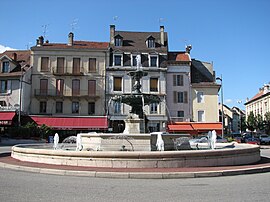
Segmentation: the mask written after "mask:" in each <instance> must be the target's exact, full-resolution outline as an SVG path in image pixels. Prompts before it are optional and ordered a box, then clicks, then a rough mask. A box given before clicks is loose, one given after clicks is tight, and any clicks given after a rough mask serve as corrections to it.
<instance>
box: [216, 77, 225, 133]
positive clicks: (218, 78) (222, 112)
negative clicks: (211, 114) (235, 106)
mask: <svg viewBox="0 0 270 202" xmlns="http://www.w3.org/2000/svg"><path fill="white" fill-rule="evenodd" d="M216 80H219V81H220V82H221V121H222V130H221V132H222V133H221V135H222V138H223V136H224V110H223V84H222V75H221V76H220V77H217V78H216Z"/></svg>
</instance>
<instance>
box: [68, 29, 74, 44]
mask: <svg viewBox="0 0 270 202" xmlns="http://www.w3.org/2000/svg"><path fill="white" fill-rule="evenodd" d="M73 39H74V34H73V33H72V32H69V34H68V46H73V42H74V41H73Z"/></svg>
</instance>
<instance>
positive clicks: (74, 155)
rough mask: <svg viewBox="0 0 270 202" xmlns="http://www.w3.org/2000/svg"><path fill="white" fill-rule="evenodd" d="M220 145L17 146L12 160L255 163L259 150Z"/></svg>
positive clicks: (114, 164) (129, 164) (123, 164)
mask: <svg viewBox="0 0 270 202" xmlns="http://www.w3.org/2000/svg"><path fill="white" fill-rule="evenodd" d="M227 146H230V144H228V143H217V147H219V149H216V150H188V151H186V150H185V151H162V152H160V151H70V150H68V151H66V150H53V149H49V148H47V149H46V148H44V147H48V145H47V146H46V145H44V144H40V145H37V144H35V145H31V144H28V145H25V144H24V145H15V146H13V147H12V154H11V156H12V157H13V158H15V159H18V160H21V161H28V162H36V163H46V164H55V165H70V166H87V167H108V168H178V167H205V166H207V167H208V166H234V165H245V164H252V163H256V162H258V161H259V160H260V158H261V157H260V147H259V146H257V145H249V144H235V147H234V148H226V147H227Z"/></svg>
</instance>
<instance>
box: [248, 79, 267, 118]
mask: <svg viewBox="0 0 270 202" xmlns="http://www.w3.org/2000/svg"><path fill="white" fill-rule="evenodd" d="M245 106H246V118H247V117H248V115H249V114H250V112H253V114H254V115H255V116H256V115H261V116H262V117H264V115H265V113H267V112H270V84H265V85H264V86H263V87H262V88H260V89H259V92H258V93H257V94H256V95H255V96H254V97H253V98H251V99H250V100H248V101H247V102H246V103H245Z"/></svg>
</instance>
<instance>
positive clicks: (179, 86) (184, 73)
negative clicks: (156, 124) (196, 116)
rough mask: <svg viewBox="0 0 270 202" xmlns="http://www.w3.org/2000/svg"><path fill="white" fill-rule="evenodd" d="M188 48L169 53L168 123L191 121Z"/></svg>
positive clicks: (167, 84)
mask: <svg viewBox="0 0 270 202" xmlns="http://www.w3.org/2000/svg"><path fill="white" fill-rule="evenodd" d="M189 49H190V48H188V47H187V50H186V51H185V52H169V53H168V62H167V77H166V78H167V83H166V94H167V96H166V104H167V107H168V119H169V122H189V121H191V120H192V105H191V74H190V66H191V59H190V55H189V53H190V50H189Z"/></svg>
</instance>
